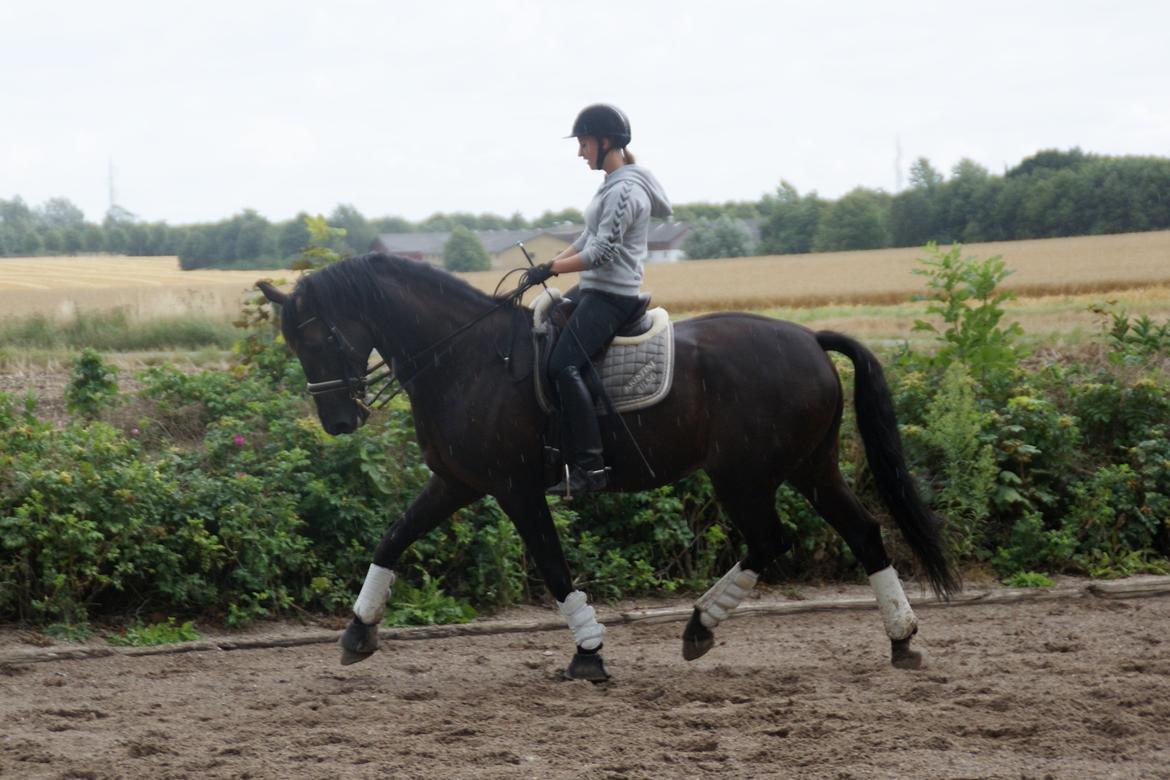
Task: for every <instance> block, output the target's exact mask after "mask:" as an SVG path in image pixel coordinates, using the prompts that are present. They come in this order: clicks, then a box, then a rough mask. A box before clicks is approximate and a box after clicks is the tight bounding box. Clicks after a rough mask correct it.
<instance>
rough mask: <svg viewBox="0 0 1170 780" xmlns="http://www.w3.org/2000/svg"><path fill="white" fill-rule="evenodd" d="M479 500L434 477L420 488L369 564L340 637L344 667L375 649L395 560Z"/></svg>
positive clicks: (472, 494) (477, 496) (457, 486)
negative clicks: (449, 518)
mask: <svg viewBox="0 0 1170 780" xmlns="http://www.w3.org/2000/svg"><path fill="white" fill-rule="evenodd" d="M480 497H481V495H480V494H479V493H476V492H474V491H472V490H470V489H468V488H466V487H464V486H463V485H459V484H457V483H454V482H449V481H447V480H444V479H442V478H440V477H439V476H437V475H436V476H433V477H431V479H430V481H428V482H427V484H426V485H424V486H423V489H422V492H421V493H419V494H418V496H416V497H415V499H414V501H413V502H411V504H410V507H409V508H407V510H406V512H405V513H404V514H403V515H402V518H401V519H400V520H399V521H398V522H396V523H395V524H394V525H393V526H391V527H390V530H389V531H387V532H386V535H385V536H384V537H382V541H381V543H379V544H378V549H377V550H375V551H374V562H373V563H371V564H370V569H369V571H368V572H367V573H366V580H365V582H364V583H363V584H362V590H361V593H359V594H358V597H357V601H355V602H354V605H353V614H354V617H353V620H352V621H351V622H350V624H349V626H348V627H347V628H346V629H345V633H343V634H342V635H341V642H340V644H341V663H342V665H343V666H348V665H349V664H354V663H357V662H358V661H364V660H365V659H367V658H369V657H370V656H371V655H373V654H374V651H376V650H377V649H378V626H379V625H381V623H382V615H383V613H384V612H385V611H386V601H387V599H389V598H390V586H391V585H393V584H394V564H395V562H396V561H397V560H398V556H400V555H402V553H403V552H404V551H405V550H406V548H407V547H409V546H410V545H411V543H413V542H414V540H415V539H418V538H419V537H420V536H422V535H423V534H425V533H427V532H428V531H430V530H431V529H432V528H434V527H435V526H437V525H438V524H439V523H441V522H443V521H444V520H446V519H447V518H448V517H450V516H451V514H452V513H454V512H455V511H456V510H458V509H461V508H462V507H465V506H467V505H468V504H470V503H471V502H472V501H475V500H477V499H479V498H480Z"/></svg>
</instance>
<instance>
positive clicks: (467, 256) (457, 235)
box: [443, 225, 492, 271]
mask: <svg viewBox="0 0 1170 780" xmlns="http://www.w3.org/2000/svg"><path fill="white" fill-rule="evenodd" d="M443 267H444V268H446V269H447V270H448V271H486V270H487V269H489V268H491V267H492V259H491V257H490V256H489V255H488V253H487V250H486V249H484V246H483V242H482V241H480V240H479V237H478V236H476V235H475V234H474V233H472V232H471V231H470V230H469V229H467V228H465V227H463V226H462V225H456V226H455V227H454V228H453V229H452V230H451V237H450V238H448V239H447V243H446V244H444V245H443Z"/></svg>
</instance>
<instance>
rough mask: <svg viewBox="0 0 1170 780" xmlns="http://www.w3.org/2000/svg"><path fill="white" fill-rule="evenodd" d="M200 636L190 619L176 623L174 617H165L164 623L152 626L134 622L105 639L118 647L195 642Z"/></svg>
mask: <svg viewBox="0 0 1170 780" xmlns="http://www.w3.org/2000/svg"><path fill="white" fill-rule="evenodd" d="M202 638H203V637H202V635H201V634H200V633H199V632H198V631H196V630H195V624H194V623H193V622H191V621H190V620H188V621H187V622H186V623H176V622H175V619H174V618H167V620H166V622H165V623H155V624H154V625H152V626H146V625H143V624H142V623H136V624H135V625H133V626H130V627H128V628H126V629H125V630H124V631H123V632H122V633H120V634H112V635H110V636H109V637H107V638H106V641H107V642H109V643H110V644H111V645H117V646H119V647H144V646H147V645H173V644H177V643H179V642H197V641H199V640H200V639H202Z"/></svg>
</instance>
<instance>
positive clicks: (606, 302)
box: [548, 290, 638, 384]
mask: <svg viewBox="0 0 1170 780" xmlns="http://www.w3.org/2000/svg"><path fill="white" fill-rule="evenodd" d="M637 307H638V297H637V296H636V295H613V294H611V293H606V292H601V291H599V290H585V291H583V292H582V293H581V300H580V302H579V303H578V304H577V308H576V309H574V310H573V316H572V317H570V318H569V324H568V327H566V328H565V331H564V332H562V333H561V335H560V337H559V338H558V339H557V344H556V346H555V347H553V352H552V355H551V356H550V357H549V360H548V377H549V379H550V380H552V382H553V383H554V384H555V383H556V380H557V376H558V375H559V374H560V373H561V372H562V371H564V370H565V369H566V368H568V367H569V366H574V367H575V368H577V370H578V371H580V372H581V373H582V374H583V375H585V374H587V371H586V370H585V366H586V365H588V363H589V361H590V360H591V359H592V358H593V356H594V355H596V354H597V353H599V352H601V350H602V349H604V348H605V346H606V345H607V344H609V342H610V341H612V340H613V337H614V334H616V333H617V332H618V330H619V329H621V327H622V325H625V324H626V321H627V320H628V319H629V318H630V316H631V315H633V313H634V311H635V310H636V309H637ZM570 331H571V332H570ZM574 334H576V338H573V335H574Z"/></svg>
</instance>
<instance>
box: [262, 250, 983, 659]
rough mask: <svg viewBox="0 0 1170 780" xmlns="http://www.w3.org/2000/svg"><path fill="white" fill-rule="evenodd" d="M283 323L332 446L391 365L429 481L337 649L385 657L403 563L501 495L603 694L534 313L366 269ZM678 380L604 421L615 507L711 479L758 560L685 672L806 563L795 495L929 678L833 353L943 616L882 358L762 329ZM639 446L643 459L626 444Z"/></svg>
mask: <svg viewBox="0 0 1170 780" xmlns="http://www.w3.org/2000/svg"><path fill="white" fill-rule="evenodd" d="M258 287H259V288H260V290H261V291H262V292H263V294H264V295H265V297H266V298H267V299H268V300H269V301H271V302H272V303H275V304H278V305H279V306H280V309H281V313H280V327H281V332H282V334H283V336H284V340H285V341H286V342H287V344H288V346H289V347H290V348H291V349H292V351H293V352H294V353H295V354H296V356H297V358H298V359H299V361H300V363H301V366H302V368H303V369H304V372H305V375H306V377H307V379H308V381H309V385H308V387H309V390H310V393H311V394H312V395H313V398H314V401H315V404H316V411H317V416H318V418H319V420H320V423H321V425H322V427H323V428H324V430H325V431H326V432H327V433H328V434H330V435H334V436H337V435H344V434H349V433H352V432H353V431H355V430H357V428H358V427H359V426H360V425H362V424H363V422H364V421H365V419H366V417H367V415H368V414H369V408H368V407H367V406H366V404H365V394H366V389H367V388H366V384H367V383H366V375H367V371H368V368H367V366H368V362H369V359H370V356H371V355H372V352H373V351H374V350H377V352H378V354H379V355H380V356H381V357H382V358H383V360H385V361H387V362H388V363H389V367H390V369H391V371H392V372H393V374H394V376H395V377H396V378H397V380H398V381H399V382H400V384H401V387H402V388H403V389H404V390H405V392H406V394H407V396H408V397H409V400H410V407H411V412H412V415H413V421H414V427H415V433H416V435H417V438H418V443H419V446H420V450H421V452H422V456H423V458H424V460H425V463H426V465H427V466H428V468H429V469H430V472H431V476H430V478H429V480H428V482H427V483H426V484H425V486H424V487H423V489H422V491H421V492H420V493H419V494H418V496H417V497H415V498H414V500H413V502H412V503H411V504H410V505H409V507H408V508H407V509H406V511H405V512H404V513H403V515H402V517H401V518H399V519H398V520H397V521H396V522H394V523H393V524H392V525H391V526H390V527H389V529H388V531H387V532H386V534H385V536H384V537H383V538H382V540H381V541H380V543H379V544H378V546H377V548H376V549H375V551H374V555H373V562H372V563H371V565H370V569H369V572H368V573H367V575H366V579H365V581H364V583H363V585H362V589H361V592H360V593H359V595H358V597H357V600H356V601H355V604H354V610H353V612H354V615H353V619H352V621H351V622H350V623H349V625H348V627H347V628H346V629H345V631H344V632H343V634H342V635H341V639H340V645H341V650H342V658H341V662H342V663H343V664H350V663H356V662H357V661H361V660H364V659H366V658H368V657H370V656H371V655H372V654H373V653H374V652H375V651H376V650H377V648H378V627H379V624H380V622H381V619H382V617H383V612H384V609H385V605H386V602H387V600H388V598H389V597H390V591H391V587H392V585H393V582H394V578H395V574H394V566H395V563H396V561H397V560H398V558H399V556H400V555H402V553H403V552H404V551H405V550H406V549H407V548H408V547H409V546H410V544H411V543H413V542H414V541H415V540H416V539H418V538H419V537H420V536H422V535H424V534H426V533H427V532H428V531H430V530H431V529H433V528H435V527H436V526H437V525H439V524H440V523H442V522H443V521H444V520H446V519H447V518H448V517H450V516H451V515H452V514H453V513H454V512H455V511H457V510H458V509H460V508H462V507H464V506H467V505H468V504H471V503H472V502H475V501H477V500H479V499H481V498H483V497H485V496H493V497H494V498H495V499H496V501H497V502H498V503H499V506H500V507H501V508H502V509H503V511H504V512H505V513H506V514H507V515H508V517H509V518H510V520H511V521H512V523H514V525H515V527H516V530H517V531H518V533H519V535H520V537H521V539H522V540H523V543H524V545H525V547H526V549H527V551H528V553H529V555H530V556H531V559H532V560H533V561H534V562H535V564H536V568H537V570H538V572H539V574H540V576H541V577H542V578H543V580H544V583H545V585H546V587H547V588H548V590H549V591H550V592H551V594H552V595H553V597H554V598H555V599H556V600H557V603H558V605H559V609H560V611H561V613H562V614H563V615H564V617H565V619H566V621H567V623H568V627H569V628H570V629H571V630H572V632H573V637H574V641H575V644H576V649H575V652H574V653H573V655H572V657H571V660H570V662H569V664H568V666H567V668H566V670H565V672H564V674H565V676H566V677H568V678H570V679H586V680H591V681H594V682H597V681H601V680H605V679H608V672H607V671H606V669H605V666H604V661H603V660H602V656H601V653H600V650H601V648H602V645H603V637H604V631H605V628H604V626H603V625H601V624H600V623H599V622H598V621H597V618H596V614H595V612H594V610H593V607H592V606H590V605H589V604H588V600H587V596H586V594H584V593H582V592H581V591H579V590H575V589H574V587H573V580H572V577H571V575H570V571H569V567H568V565H567V563H566V561H565V556H564V552H563V550H562V548H561V545H560V541H559V539H558V536H557V531H556V529H555V527H554V525H553V518H552V515H551V513H550V511H549V507H548V504H547V502H546V498H545V490H546V487H547V485H546V472H545V457H544V433H545V431H546V429H547V418H546V415H545V413H544V412H543V411H542V410H541V409H540V408H539V406H538V401H537V398H536V391H535V388H534V385H533V382H532V381H521V380H522V379H523V378H524V377H525V376H527V377H529V378H530V377H531V372H532V371H533V370H535V369H534V368H533V365H532V364H533V357H532V355H533V348H532V346H531V342H530V341H529V339H530V334H531V329H532V327H533V320H532V313H531V311H530V310H529V309H528V308H526V307H523V306H521V305H520V304H519V302H518V296H517V295H515V294H514V295H511V296H491V295H488V294H486V293H483V292H480V291H478V290H476V289H475V288H473V287H472V286H471V285H470V284H468V283H467V282H465V281H463V280H461V279H459V278H458V277H456V276H454V275H452V274H449V273H447V272H445V271H443V270H441V269H438V268H436V267H433V266H431V265H429V264H427V263H423V262H419V261H417V260H413V259H410V258H406V257H400V256H394V255H386V254H380V253H370V254H366V255H361V256H358V257H352V258H349V259H346V260H342V261H340V262H337V263H335V264H333V265H330V266H327V267H325V268H323V269H321V270H317V271H314V272H312V273H310V274H307V275H304V276H302V277H301V278H300V280H299V281H298V282H297V283H296V285H295V287H294V288H293V290H292V291H291V292H289V293H285V292H282V291H280V290H279V289H277V288H276V287H274V286H273V285H272V284H271V283H269V282H267V281H262V282H259V283H258ZM674 338H675V366H674V370H675V373H674V381H673V385H672V387H671V388H670V392H669V394H667V396H666V397H665V398H664V399H663V400H661V401H660V402H658V403H657V405H654V406H651V407H648V408H645V409H640V410H638V411H630V412H624V413H622V414H621V415H620V417H621V419H618V417H619V416H618V415H617V414H610V415H603V416H601V418H600V424H601V430H602V436H603V439H604V441H605V461H606V463H607V464H608V465H609V466H611V467H612V474H611V477H610V480H609V484H608V486H607V488H606V489H607V490H613V491H641V490H648V489H651V488H654V487H658V486H660V485H664V484H668V483H672V482H675V481H677V480H679V479H682V478H683V477H685V476H687V475H688V474H691V473H692V472H695V471H696V470H699V469H702V470H703V471H705V472H706V473H707V475H708V476H709V477H710V480H711V483H712V485H713V488H714V491H715V495H716V499H717V500H718V501H719V502H720V504H721V505H722V507H723V509H724V510H725V513H726V515H727V516H728V517H729V518H730V521H731V523H732V524H734V526H735V527H736V528H737V529H738V530H739V531H740V532H741V534H742V536H743V538H744V540H745V542H746V548H747V554H746V555H745V556H744V557H743V558H742V559H741V560H740V561H739V562H737V563H736V564H735V566H733V567H732V569H731V570H730V571H728V572H727V573H726V574H725V575H724V576H723V577H722V578H720V579H719V580H718V581H717V582H716V583H715V584H714V585H713V586H712V587H711V588H710V589H709V590H708V591H707V592H706V593H704V594H703V595H702V596H701V597H700V598H699V599H698V600H697V601H696V602H695V605H694V610H693V612H692V614H691V616H690V619H689V621H688V622H687V624H686V627H685V628H684V630H683V657H684V658H685V659H687V660H693V659H695V658H699V657H700V656H702V655H704V654H705V653H707V652H708V651H709V650H711V648H712V647H713V646H714V642H715V635H714V630H715V628H716V627H717V626H718V625H719V623H720V622H721V621H723V620H724V619H726V618H727V617H728V616H729V614H730V613H731V611H732V610H734V609H735V607H736V606H737V605H738V604H739V603H740V602H741V601H742V600H743V599H744V598H745V597H746V596H747V595H748V593H749V592H750V591H751V589H752V588H753V587H754V586H755V584H756V580H757V578H758V576H759V573H760V572H762V571H764V569H765V568H766V567H767V566H768V565H769V564H770V563H772V562H773V561H774V560H775V559H777V558H778V557H779V556H780V555H782V554H784V553H785V552H786V551H787V550H789V549H790V548H791V547H792V540H791V539H789V538H788V537H787V534H786V532H785V530H784V528H783V526H782V525H781V522H780V519H779V517H778V516H777V513H776V508H775V495H776V491H777V490H778V488H779V487H780V485H781V484H782V483H785V482H787V483H788V484H790V485H792V486H793V487H794V488H795V489H796V490H797V491H799V492H800V493H801V494H802V495H803V496H804V497H805V498H806V499H807V500H808V501H809V502H810V503H811V505H812V506H813V508H814V509H815V510H816V511H817V512H818V513H819V514H820V515H821V517H823V518H824V519H825V520H826V521H827V522H828V523H829V524H830V525H831V526H832V527H833V528H834V529H835V530H836V531H837V532H838V533H839V534H840V535H841V536H842V537H843V538H844V540H845V542H846V543H847V545H848V546H849V548H850V550H852V552H853V554H854V556H855V557H856V558H857V560H858V561H859V562H860V563H861V565H862V566H863V568H864V569H865V572H866V574H867V575H869V580H870V583H871V585H872V587H873V590H874V593H875V596H876V601H877V605H878V607H879V612H880V614H881V618H882V622H883V625H884V627H885V630H886V634H887V636H888V637H889V640H890V660H891V663H892V664H893V665H894V666H895V667H898V668H908V669H915V668H920V667H921V666H922V665H923V658H922V656H921V654H920V653H919V652H918V651H917V650H915V649H913V648H912V647H911V638H912V637H913V636H914V634H915V633H916V632H917V630H918V621H917V618H916V616H915V615H914V612H913V610H911V608H910V605H909V602H908V601H907V599H906V596H905V594H904V592H903V589H902V586H901V582H900V580H899V577H898V574H897V572H896V571H895V569H894V568H893V566H892V565H891V562H890V558H889V556H888V555H887V553H886V550H885V547H884V545H883V543H882V537H881V532H880V526H879V523H878V521H877V520H876V519H875V518H874V517H873V515H871V514H870V513H869V511H868V510H867V509H866V508H865V507H864V506H863V505H862V504H861V502H860V501H859V500H858V499H857V497H856V496H855V495H854V493H853V492H852V491H851V490H850V488H849V486H848V485H847V483H846V482H845V480H844V479H843V477H842V475H841V472H840V470H839V468H838V450H839V429H840V426H841V419H842V413H843V409H844V402H845V399H844V395H845V394H844V390H843V388H842V385H841V381H840V377H839V376H838V373H837V370H836V367H835V366H834V364H833V362H832V360H831V359H830V357H829V355H828V352H829V351H833V352H838V353H841V354H843V355H845V356H847V357H848V358H849V359H850V360H851V361H852V363H853V366H854V371H855V383H854V384H855V392H854V399H853V400H854V405H855V409H856V418H857V426H858V429H859V431H860V434H861V438H862V441H863V443H864V447H865V452H866V459H867V461H868V463H869V467H870V470H871V471H872V473H873V476H874V480H875V482H876V485H877V488H878V492H879V494H880V496H881V498H882V500H883V502H884V503H885V505H886V507H887V509H888V511H889V513H890V515H891V516H892V517H893V519H894V521H895V523H896V525H897V526H898V528H899V529H900V531H901V533H902V535H903V537H904V538H905V539H906V541H907V543H908V545H909V547H910V549H911V550H912V552H913V554H914V556H915V558H916V559H917V561H918V564H919V567H920V569H921V571H922V572H923V574H924V575H925V576H926V577H927V578H928V580H929V582H930V584H931V587H932V588H933V590H934V592H935V594H936V595H937V596H938V597H939V598H942V599H946V598H949V596H950V595H951V594H952V593H954V592H956V591H958V590H959V588H960V587H961V585H960V583H959V580H958V577H957V574H956V573H955V571H954V570H953V567H952V566H951V564H950V563H949V562H948V559H947V555H946V551H945V544H944V540H943V521H942V519H941V518H940V517H938V516H937V515H936V514H934V513H933V512H931V511H930V509H929V508H928V507H927V506H926V505H925V504H924V502H923V501H922V500H921V498H920V497H919V495H918V493H917V491H916V489H915V486H914V482H913V479H912V477H911V475H910V473H909V471H908V469H907V467H906V463H905V458H904V455H903V451H902V445H901V440H900V437H899V434H898V427H897V420H896V417H895V413H894V408H893V403H892V399H891V396H890V391H889V388H888V387H887V385H886V382H885V379H884V375H883V372H882V369H881V366H880V363H879V361H878V359H877V358H876V357H875V355H874V354H873V353H872V352H871V351H870V350H869V349H868V348H866V347H865V346H863V345H862V344H861V343H860V342H858V341H856V340H854V339H853V338H850V337H848V336H845V335H842V334H838V333H834V332H831V331H819V332H814V331H812V330H810V329H808V328H805V327H803V326H801V325H797V324H794V323H791V322H785V321H782V320H777V319H771V318H767V317H763V316H758V315H754V314H747V313H734V312H721V313H714V314H708V315H704V316H697V317H693V318H689V319H685V320H683V321H681V322H678V323H676V324H675V327H674ZM631 431H636V432H637V441H636V442H635V441H634V440H633V438H632V436H631V435H630V432H631Z"/></svg>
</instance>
